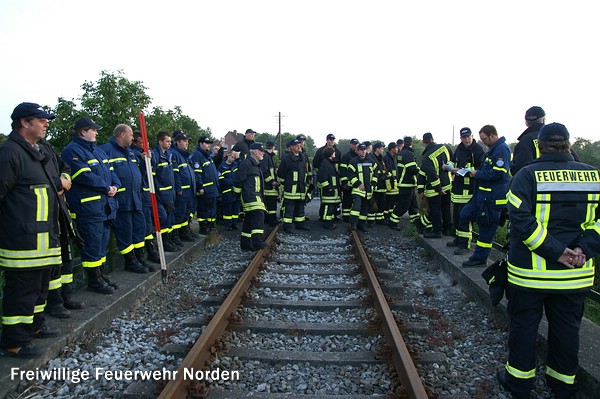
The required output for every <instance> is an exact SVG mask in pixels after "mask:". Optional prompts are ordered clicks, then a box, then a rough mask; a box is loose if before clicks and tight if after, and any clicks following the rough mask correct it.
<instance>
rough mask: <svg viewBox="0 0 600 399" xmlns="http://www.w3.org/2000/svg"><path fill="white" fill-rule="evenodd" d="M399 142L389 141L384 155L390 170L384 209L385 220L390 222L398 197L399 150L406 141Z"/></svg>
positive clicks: (384, 160) (386, 184)
mask: <svg viewBox="0 0 600 399" xmlns="http://www.w3.org/2000/svg"><path fill="white" fill-rule="evenodd" d="M398 142H399V143H400V144H398V143H393V142H392V143H389V144H388V146H387V149H388V150H387V152H386V153H385V155H384V157H383V163H384V164H385V168H386V169H387V171H388V176H387V179H386V182H385V209H384V211H383V217H384V220H385V221H387V222H388V223H389V220H390V216H391V215H392V212H393V211H394V204H395V203H396V200H397V198H398V151H400V150H401V149H402V147H404V141H403V140H402V139H399V140H398Z"/></svg>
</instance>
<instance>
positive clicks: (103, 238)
mask: <svg viewBox="0 0 600 399" xmlns="http://www.w3.org/2000/svg"><path fill="white" fill-rule="evenodd" d="M110 222H114V220H111V221H110ZM110 222H108V221H105V222H91V223H82V222H81V221H79V222H77V231H78V232H79V235H80V236H81V238H82V239H83V242H84V244H85V245H84V246H83V248H79V255H80V256H81V265H82V266H83V267H99V266H102V263H104V262H105V261H106V248H107V246H108V240H109V238H110V227H109V225H110Z"/></svg>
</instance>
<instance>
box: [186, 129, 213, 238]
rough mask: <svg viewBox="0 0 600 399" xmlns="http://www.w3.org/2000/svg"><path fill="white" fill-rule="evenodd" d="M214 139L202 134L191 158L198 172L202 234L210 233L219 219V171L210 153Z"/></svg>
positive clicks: (197, 194)
mask: <svg viewBox="0 0 600 399" xmlns="http://www.w3.org/2000/svg"><path fill="white" fill-rule="evenodd" d="M212 143H213V142H212V140H211V139H210V138H208V137H205V136H202V137H200V138H199V139H198V147H197V148H196V151H194V153H193V154H192V157H191V158H190V160H191V162H192V165H193V166H194V172H195V174H196V203H197V208H196V217H197V218H198V224H199V225H200V230H199V231H200V234H204V235H206V234H208V233H210V232H211V230H212V229H213V228H214V227H215V221H216V220H217V199H218V198H219V173H218V172H217V167H216V166H215V163H214V162H213V160H212V157H211V155H210V145H211V144H212Z"/></svg>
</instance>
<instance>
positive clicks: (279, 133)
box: [275, 112, 286, 159]
mask: <svg viewBox="0 0 600 399" xmlns="http://www.w3.org/2000/svg"><path fill="white" fill-rule="evenodd" d="M275 117H276V118H278V121H279V129H278V130H277V137H279V149H278V150H277V151H278V154H279V158H280V159H281V155H282V154H283V144H282V142H281V141H282V138H281V118H285V117H286V116H285V115H281V112H278V113H277V115H276V116H275ZM277 137H276V138H275V139H276V140H277Z"/></svg>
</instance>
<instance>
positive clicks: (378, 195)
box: [368, 141, 390, 225]
mask: <svg viewBox="0 0 600 399" xmlns="http://www.w3.org/2000/svg"><path fill="white" fill-rule="evenodd" d="M384 148H385V144H383V143H382V142H380V141H379V142H377V143H375V144H373V153H372V154H371V156H372V158H373V160H374V161H375V165H376V166H377V168H376V169H375V175H376V177H377V184H376V185H375V187H373V198H374V200H375V206H376V207H377V210H376V211H375V212H373V214H374V215H373V216H374V220H372V221H370V223H369V224H370V225H372V224H373V223H376V224H385V220H384V214H385V209H386V208H385V207H386V205H387V204H386V198H385V197H386V196H385V194H386V192H387V185H388V184H389V178H390V173H389V171H388V169H387V167H386V164H385V162H383V151H384ZM369 224H368V225H369Z"/></svg>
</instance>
